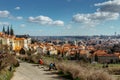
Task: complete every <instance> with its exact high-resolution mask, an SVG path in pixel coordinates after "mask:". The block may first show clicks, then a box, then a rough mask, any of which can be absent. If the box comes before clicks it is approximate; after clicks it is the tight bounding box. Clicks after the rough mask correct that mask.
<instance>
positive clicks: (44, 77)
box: [11, 62, 66, 80]
mask: <svg viewBox="0 0 120 80" xmlns="http://www.w3.org/2000/svg"><path fill="white" fill-rule="evenodd" d="M47 69H48V68H47ZM47 69H43V68H40V67H38V66H37V65H36V64H30V63H26V62H21V63H20V66H19V67H18V68H17V69H16V71H15V72H14V76H13V77H12V79H11V80H66V79H63V78H62V77H60V76H58V75H57V74H55V71H54V72H53V71H47Z"/></svg>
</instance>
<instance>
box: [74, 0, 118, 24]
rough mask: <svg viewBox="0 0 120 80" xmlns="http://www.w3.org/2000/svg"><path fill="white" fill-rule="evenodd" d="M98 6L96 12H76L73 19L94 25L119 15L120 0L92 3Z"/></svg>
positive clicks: (116, 17) (114, 18)
mask: <svg viewBox="0 0 120 80" xmlns="http://www.w3.org/2000/svg"><path fill="white" fill-rule="evenodd" d="M94 6H98V7H100V8H98V9H97V10H96V12H94V13H90V14H89V13H88V14H79V13H78V14H76V15H74V16H73V21H74V22H77V23H83V24H87V25H92V26H95V25H97V24H99V23H101V22H103V21H108V20H117V19H118V18H119V16H120V0H110V1H106V2H103V3H97V4H94Z"/></svg>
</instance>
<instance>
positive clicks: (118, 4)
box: [94, 0, 120, 13]
mask: <svg viewBox="0 0 120 80" xmlns="http://www.w3.org/2000/svg"><path fill="white" fill-rule="evenodd" d="M94 5H95V6H98V7H100V9H99V11H107V12H119V13H120V0H109V1H106V2H103V3H97V4H94Z"/></svg>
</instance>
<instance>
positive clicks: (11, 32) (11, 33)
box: [10, 25, 14, 35]
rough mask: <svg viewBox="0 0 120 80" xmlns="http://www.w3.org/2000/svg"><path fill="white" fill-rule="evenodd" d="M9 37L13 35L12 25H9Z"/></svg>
mask: <svg viewBox="0 0 120 80" xmlns="http://www.w3.org/2000/svg"><path fill="white" fill-rule="evenodd" d="M10 35H14V31H13V29H12V25H11V28H10Z"/></svg>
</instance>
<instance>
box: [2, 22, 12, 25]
mask: <svg viewBox="0 0 120 80" xmlns="http://www.w3.org/2000/svg"><path fill="white" fill-rule="evenodd" d="M0 25H1V26H8V25H10V23H9V22H0Z"/></svg>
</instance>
